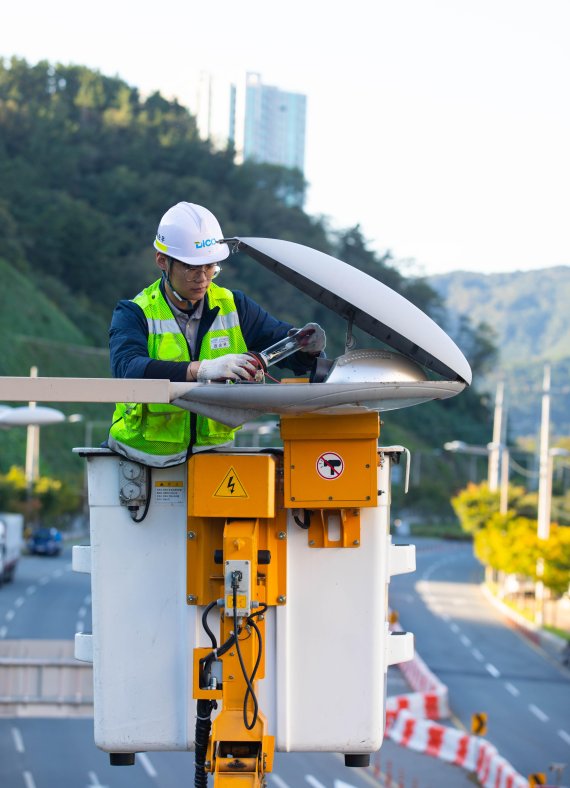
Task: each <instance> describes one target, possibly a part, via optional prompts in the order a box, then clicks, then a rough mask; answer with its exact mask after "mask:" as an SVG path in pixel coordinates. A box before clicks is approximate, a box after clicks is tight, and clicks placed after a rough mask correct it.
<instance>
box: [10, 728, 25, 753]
mask: <svg viewBox="0 0 570 788" xmlns="http://www.w3.org/2000/svg"><path fill="white" fill-rule="evenodd" d="M12 738H13V739H14V747H15V748H16V752H26V748H25V747H24V740H23V739H22V734H21V733H20V731H19V729H18V728H12Z"/></svg>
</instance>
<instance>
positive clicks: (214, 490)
mask: <svg viewBox="0 0 570 788" xmlns="http://www.w3.org/2000/svg"><path fill="white" fill-rule="evenodd" d="M188 515H189V516H190V517H274V516H275V458H274V457H272V456H271V455H269V454H195V455H194V456H193V457H191V458H190V461H189V462H188Z"/></svg>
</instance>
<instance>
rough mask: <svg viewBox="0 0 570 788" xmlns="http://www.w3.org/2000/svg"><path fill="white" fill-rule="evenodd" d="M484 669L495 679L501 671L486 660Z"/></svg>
mask: <svg viewBox="0 0 570 788" xmlns="http://www.w3.org/2000/svg"><path fill="white" fill-rule="evenodd" d="M485 670H487V671H488V672H489V673H490V674H491V676H493V678H495V679H498V678H499V676H500V675H501V672H500V671H499V670H497V668H496V667H495V666H494V665H492V664H491V663H490V662H487V664H486V665H485Z"/></svg>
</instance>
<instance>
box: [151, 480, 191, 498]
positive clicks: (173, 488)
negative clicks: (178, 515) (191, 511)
mask: <svg viewBox="0 0 570 788" xmlns="http://www.w3.org/2000/svg"><path fill="white" fill-rule="evenodd" d="M154 500H155V501H156V503H184V482H155V483H154Z"/></svg>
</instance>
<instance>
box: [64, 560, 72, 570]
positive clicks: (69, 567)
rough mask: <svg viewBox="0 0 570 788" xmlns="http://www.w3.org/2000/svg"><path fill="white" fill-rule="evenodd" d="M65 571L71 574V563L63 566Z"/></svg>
mask: <svg viewBox="0 0 570 788" xmlns="http://www.w3.org/2000/svg"><path fill="white" fill-rule="evenodd" d="M65 571H66V572H72V571H73V564H72V562H71V561H70V562H69V563H68V564H66V565H65Z"/></svg>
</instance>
